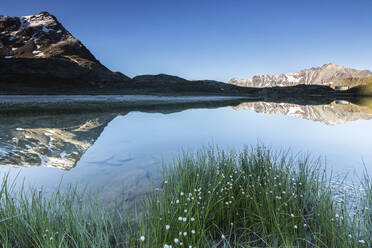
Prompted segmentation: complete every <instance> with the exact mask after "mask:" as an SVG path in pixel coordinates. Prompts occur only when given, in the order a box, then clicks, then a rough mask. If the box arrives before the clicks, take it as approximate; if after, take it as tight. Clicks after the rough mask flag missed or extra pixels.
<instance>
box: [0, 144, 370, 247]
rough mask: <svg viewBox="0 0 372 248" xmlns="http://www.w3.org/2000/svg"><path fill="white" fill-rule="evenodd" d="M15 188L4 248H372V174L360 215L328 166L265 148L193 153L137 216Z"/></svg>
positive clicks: (3, 214) (1, 215)
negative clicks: (326, 169)
mask: <svg viewBox="0 0 372 248" xmlns="http://www.w3.org/2000/svg"><path fill="white" fill-rule="evenodd" d="M341 183H342V182H341ZM9 185H10V183H9V181H7V180H6V178H5V180H4V182H3V185H2V190H1V194H0V197H1V198H0V204H1V205H0V242H1V244H5V245H3V246H4V247H170V245H171V246H172V247H371V245H372V244H371V238H370V237H371V230H372V223H371V219H372V218H371V217H372V215H371V209H370V206H371V203H372V202H371V201H372V186H371V185H372V184H371V180H370V178H369V177H368V176H365V178H364V179H363V182H362V183H361V186H362V187H363V189H364V190H363V191H362V192H361V193H360V195H359V193H358V195H357V196H358V197H357V198H358V199H360V201H358V202H354V204H356V208H351V207H348V206H349V205H350V200H349V195H348V194H346V193H343V190H340V188H337V187H335V185H337V184H335V179H334V178H331V177H329V176H327V175H326V173H325V170H324V167H322V165H321V164H320V162H319V161H313V160H310V159H308V158H306V157H303V158H297V157H293V156H290V155H288V154H281V155H280V154H279V155H278V154H273V153H272V151H271V150H270V149H267V148H265V147H262V146H258V147H256V148H252V149H246V150H244V151H241V152H238V153H235V152H224V151H222V150H218V149H216V148H211V149H207V150H201V151H199V152H197V153H195V154H184V155H183V156H182V157H180V158H179V159H178V160H176V161H175V162H174V163H173V164H172V165H171V166H167V167H165V168H164V175H163V182H162V187H161V188H160V189H159V190H154V192H153V193H151V194H149V195H148V196H147V197H146V199H145V202H144V208H143V209H144V211H143V212H141V213H137V214H133V215H129V214H128V213H127V212H125V210H124V208H122V207H118V208H115V210H111V211H108V210H105V209H103V208H102V207H99V206H98V204H97V203H96V202H95V201H94V200H92V199H85V198H82V197H81V196H80V194H78V193H77V192H76V191H75V190H74V189H73V188H72V189H71V190H69V191H67V193H56V194H55V195H54V196H52V197H51V198H48V199H46V198H44V197H43V195H42V192H41V193H40V192H37V191H36V190H30V191H29V192H25V190H23V189H21V190H20V191H18V192H16V191H15V190H14V189H13V188H12V187H9ZM15 193H16V195H17V196H18V197H17V198H16V199H14V198H12V197H14V196H15ZM336 196H337V197H336ZM354 196H355V195H354ZM352 198H353V199H354V198H355V197H352ZM340 199H341V200H340ZM141 209H142V208H141Z"/></svg>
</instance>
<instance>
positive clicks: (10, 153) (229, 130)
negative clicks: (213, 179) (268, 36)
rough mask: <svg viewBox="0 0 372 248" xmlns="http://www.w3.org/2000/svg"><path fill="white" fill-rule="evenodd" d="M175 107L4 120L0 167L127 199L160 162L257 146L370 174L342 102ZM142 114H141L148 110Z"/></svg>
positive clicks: (368, 142) (356, 126) (357, 124)
mask: <svg viewBox="0 0 372 248" xmlns="http://www.w3.org/2000/svg"><path fill="white" fill-rule="evenodd" d="M208 107H209V108H205V107H202V106H201V107H198V108H191V109H188V108H187V107H184V108H180V109H177V110H175V109H174V108H172V109H168V110H167V108H166V107H164V109H163V110H162V111H161V112H162V113H159V110H153V111H150V110H147V112H141V111H130V110H129V111H128V110H126V111H123V112H120V113H118V112H98V113H94V112H92V113H91V112H89V113H79V114H58V115H54V114H45V113H43V114H36V113H35V114H32V115H27V116H19V115H17V116H12V115H10V116H4V117H2V118H1V121H0V123H1V128H0V164H1V167H0V171H1V172H3V173H5V172H9V173H10V175H11V176H15V175H18V179H17V180H23V179H25V180H26V183H27V184H32V185H35V186H36V187H43V188H44V189H46V190H47V191H49V192H53V191H54V190H56V189H57V188H58V187H59V185H60V182H61V181H62V182H63V183H64V184H69V183H72V184H76V185H79V186H82V187H85V186H86V187H87V188H88V189H89V191H91V192H93V193H94V194H97V195H98V197H99V198H100V199H101V200H103V201H107V202H109V201H112V200H115V199H125V200H128V201H132V200H133V199H136V198H137V197H138V196H141V195H143V193H145V192H147V191H148V190H149V189H150V188H151V186H152V185H155V186H157V185H158V184H159V182H160V181H161V168H162V163H163V162H165V163H167V162H170V161H171V160H172V158H174V157H175V156H177V155H178V154H179V153H180V152H181V151H182V150H186V151H195V150H197V149H199V148H201V147H203V146H204V147H205V146H209V145H218V146H219V147H221V148H224V149H227V150H231V149H235V150H239V149H242V148H243V147H244V146H246V145H253V146H254V145H256V144H257V143H262V144H265V145H267V146H270V147H272V148H273V149H274V150H277V151H279V150H290V151H291V152H292V153H294V154H296V153H298V152H302V153H311V154H312V156H313V157H318V156H320V157H322V158H323V159H324V160H326V161H327V165H328V167H330V168H332V170H333V171H334V172H335V173H338V174H345V173H348V174H349V176H348V178H349V179H350V180H352V179H353V178H357V177H358V175H361V173H362V172H363V171H364V170H366V171H367V173H369V174H371V173H372V166H371V165H372V153H371V150H370V148H371V147H372V132H370V130H371V127H372V111H370V109H369V108H368V107H364V106H358V105H354V104H350V103H347V102H341V103H337V102H333V103H331V104H328V105H296V104H288V103H270V102H245V103H244V102H241V103H239V104H235V105H234V106H229V105H227V106H223V107H217V106H216V107H215V108H211V106H208ZM149 111H150V112H149Z"/></svg>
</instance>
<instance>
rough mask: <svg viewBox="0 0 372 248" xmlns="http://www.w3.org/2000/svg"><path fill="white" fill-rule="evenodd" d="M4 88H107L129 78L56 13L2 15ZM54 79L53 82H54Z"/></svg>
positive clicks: (0, 58)
mask: <svg viewBox="0 0 372 248" xmlns="http://www.w3.org/2000/svg"><path fill="white" fill-rule="evenodd" d="M0 75H1V77H0V89H1V90H3V91H6V90H7V89H9V90H12V89H13V90H15V91H16V90H17V89H18V90H19V91H22V90H23V91H27V89H35V88H36V89H43V88H48V89H53V88H56V89H58V88H60V87H61V84H63V87H66V88H79V87H83V88H103V87H105V86H106V85H107V84H110V85H113V86H115V84H123V83H124V82H126V81H128V80H129V78H128V77H127V76H125V75H123V74H121V73H114V72H112V71H110V70H109V69H107V68H106V67H105V66H103V65H102V64H101V63H100V62H99V61H98V60H97V59H96V58H95V57H94V55H93V54H92V53H91V52H90V51H89V50H88V49H87V48H86V47H85V46H84V45H83V44H82V43H81V42H80V41H79V40H78V39H76V38H75V37H74V36H73V35H72V34H71V33H70V32H68V31H67V30H66V29H65V28H64V27H63V26H62V24H61V23H60V22H58V20H57V19H56V17H54V16H53V15H51V14H49V13H48V12H41V13H39V14H36V15H30V16H21V17H9V16H4V15H0ZM50 82H53V84H51V83H50Z"/></svg>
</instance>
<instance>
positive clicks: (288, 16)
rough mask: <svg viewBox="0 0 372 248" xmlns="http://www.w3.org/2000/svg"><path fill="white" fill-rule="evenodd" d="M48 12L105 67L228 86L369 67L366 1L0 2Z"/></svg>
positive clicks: (371, 30)
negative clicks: (235, 81)
mask: <svg viewBox="0 0 372 248" xmlns="http://www.w3.org/2000/svg"><path fill="white" fill-rule="evenodd" d="M41 11H48V12H50V13H52V14H53V15H55V16H56V17H57V18H58V19H59V20H60V22H62V24H63V25H64V26H65V27H66V28H67V29H68V30H69V31H70V32H71V33H72V34H73V35H74V36H76V37H77V38H78V39H80V40H81V41H82V42H83V43H84V44H85V45H86V46H87V47H88V48H89V49H90V50H91V51H92V53H93V54H94V55H95V56H96V57H97V58H98V59H99V60H100V61H101V62H102V63H103V64H105V65H106V66H107V67H109V68H110V69H112V70H114V71H121V72H123V73H124V74H126V75H128V76H135V75H139V74H157V73H167V74H173V75H178V76H182V77H185V78H187V79H205V78H208V79H215V80H221V81H226V80H228V79H230V78H232V77H243V78H245V77H251V76H253V75H255V74H262V73H270V74H271V73H272V74H278V73H284V72H294V71H297V70H300V69H303V68H308V67H312V66H320V65H322V64H324V63H329V62H333V63H337V64H341V65H346V66H350V67H354V68H358V69H370V70H371V69H372V1H371V0H353V1H352V0H348V1H343V0H337V1H336V0H334V1H327V0H311V1H310V0H307V1H305V0H295V1H285V0H280V1H279V0H274V1H270V0H256V1H250V0H240V1H234V0H229V1H228V0H224V1H222V0H221V1H217V0H216V1H203V0H183V1H181V0H153V1H145V0H131V1H126V0H120V1H119V0H117V1H112V0H105V1H102V0H89V1H86V0H82V1H81V0H63V1H59V0H58V1H57V0H55V1H52V0H35V1H30V0H17V1H12V0H2V1H1V9H0V12H1V13H0V14H5V15H9V16H21V15H29V14H34V13H38V12H41Z"/></svg>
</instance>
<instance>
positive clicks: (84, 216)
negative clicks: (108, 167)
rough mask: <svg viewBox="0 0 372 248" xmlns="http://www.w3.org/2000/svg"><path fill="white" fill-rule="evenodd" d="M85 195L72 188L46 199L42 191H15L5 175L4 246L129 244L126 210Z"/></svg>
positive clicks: (0, 225) (0, 206)
mask: <svg viewBox="0 0 372 248" xmlns="http://www.w3.org/2000/svg"><path fill="white" fill-rule="evenodd" d="M82 195H83V194H80V193H78V192H77V191H76V189H75V188H73V187H70V188H69V189H68V190H66V191H65V192H60V191H57V192H56V193H54V194H53V195H52V196H50V197H48V198H46V197H44V192H43V191H42V190H37V189H34V188H31V189H28V190H26V189H25V188H24V187H21V189H20V190H16V189H15V185H14V184H13V183H12V182H11V181H9V178H8V176H4V178H3V181H2V184H1V191H0V243H1V244H2V247H43V248H45V247H126V243H125V241H126V240H127V238H126V235H127V234H129V233H130V231H129V230H130V226H131V225H130V224H129V222H128V220H129V219H128V218H124V217H122V216H124V212H122V213H120V214H118V213H115V212H108V211H105V209H104V208H102V207H101V206H99V205H98V203H97V201H95V200H94V199H88V198H87V199H85V198H84V197H82ZM84 201H86V202H87V203H84ZM114 216H115V218H114Z"/></svg>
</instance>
